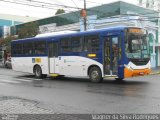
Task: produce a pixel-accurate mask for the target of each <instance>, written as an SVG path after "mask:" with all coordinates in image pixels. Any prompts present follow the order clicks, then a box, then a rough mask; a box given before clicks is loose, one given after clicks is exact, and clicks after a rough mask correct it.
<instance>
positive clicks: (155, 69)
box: [151, 67, 160, 75]
mask: <svg viewBox="0 0 160 120" xmlns="http://www.w3.org/2000/svg"><path fill="white" fill-rule="evenodd" d="M155 74H160V67H156V68H152V71H151V75H155Z"/></svg>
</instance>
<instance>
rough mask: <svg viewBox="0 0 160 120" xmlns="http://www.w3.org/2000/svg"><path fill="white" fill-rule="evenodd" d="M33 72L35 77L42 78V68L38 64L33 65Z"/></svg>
mask: <svg viewBox="0 0 160 120" xmlns="http://www.w3.org/2000/svg"><path fill="white" fill-rule="evenodd" d="M34 74H35V77H36V78H42V69H41V67H40V66H38V65H37V66H35V68H34Z"/></svg>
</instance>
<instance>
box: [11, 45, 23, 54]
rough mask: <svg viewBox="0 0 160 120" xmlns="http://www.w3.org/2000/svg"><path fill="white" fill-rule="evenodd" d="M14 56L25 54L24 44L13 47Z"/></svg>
mask: <svg viewBox="0 0 160 120" xmlns="http://www.w3.org/2000/svg"><path fill="white" fill-rule="evenodd" d="M12 51H13V53H12V54H13V56H14V55H21V54H23V44H22V43H15V44H13V45H12Z"/></svg>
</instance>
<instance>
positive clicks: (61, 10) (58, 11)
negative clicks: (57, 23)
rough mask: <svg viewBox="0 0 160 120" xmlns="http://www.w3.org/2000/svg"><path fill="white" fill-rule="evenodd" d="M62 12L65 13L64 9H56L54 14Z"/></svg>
mask: <svg viewBox="0 0 160 120" xmlns="http://www.w3.org/2000/svg"><path fill="white" fill-rule="evenodd" d="M62 13H65V11H64V10H63V9H58V10H57V12H56V13H55V15H58V14H62Z"/></svg>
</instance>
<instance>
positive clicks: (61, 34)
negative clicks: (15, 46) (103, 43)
mask: <svg viewBox="0 0 160 120" xmlns="http://www.w3.org/2000/svg"><path fill="white" fill-rule="evenodd" d="M134 27H135V26H134ZM125 28H131V27H128V26H116V27H108V28H102V29H92V30H89V31H83V32H76V31H72V32H71V31H70V32H56V33H48V34H46V35H45V34H42V35H37V36H35V37H31V38H25V39H17V40H13V42H14V41H21V40H33V39H35V38H37V39H41V38H42V39H44V38H51V37H61V36H65V35H66V36H69V35H81V34H84V33H85V34H90V33H95V32H104V31H107V30H109V31H112V30H123V29H125ZM58 33H59V34H58Z"/></svg>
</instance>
